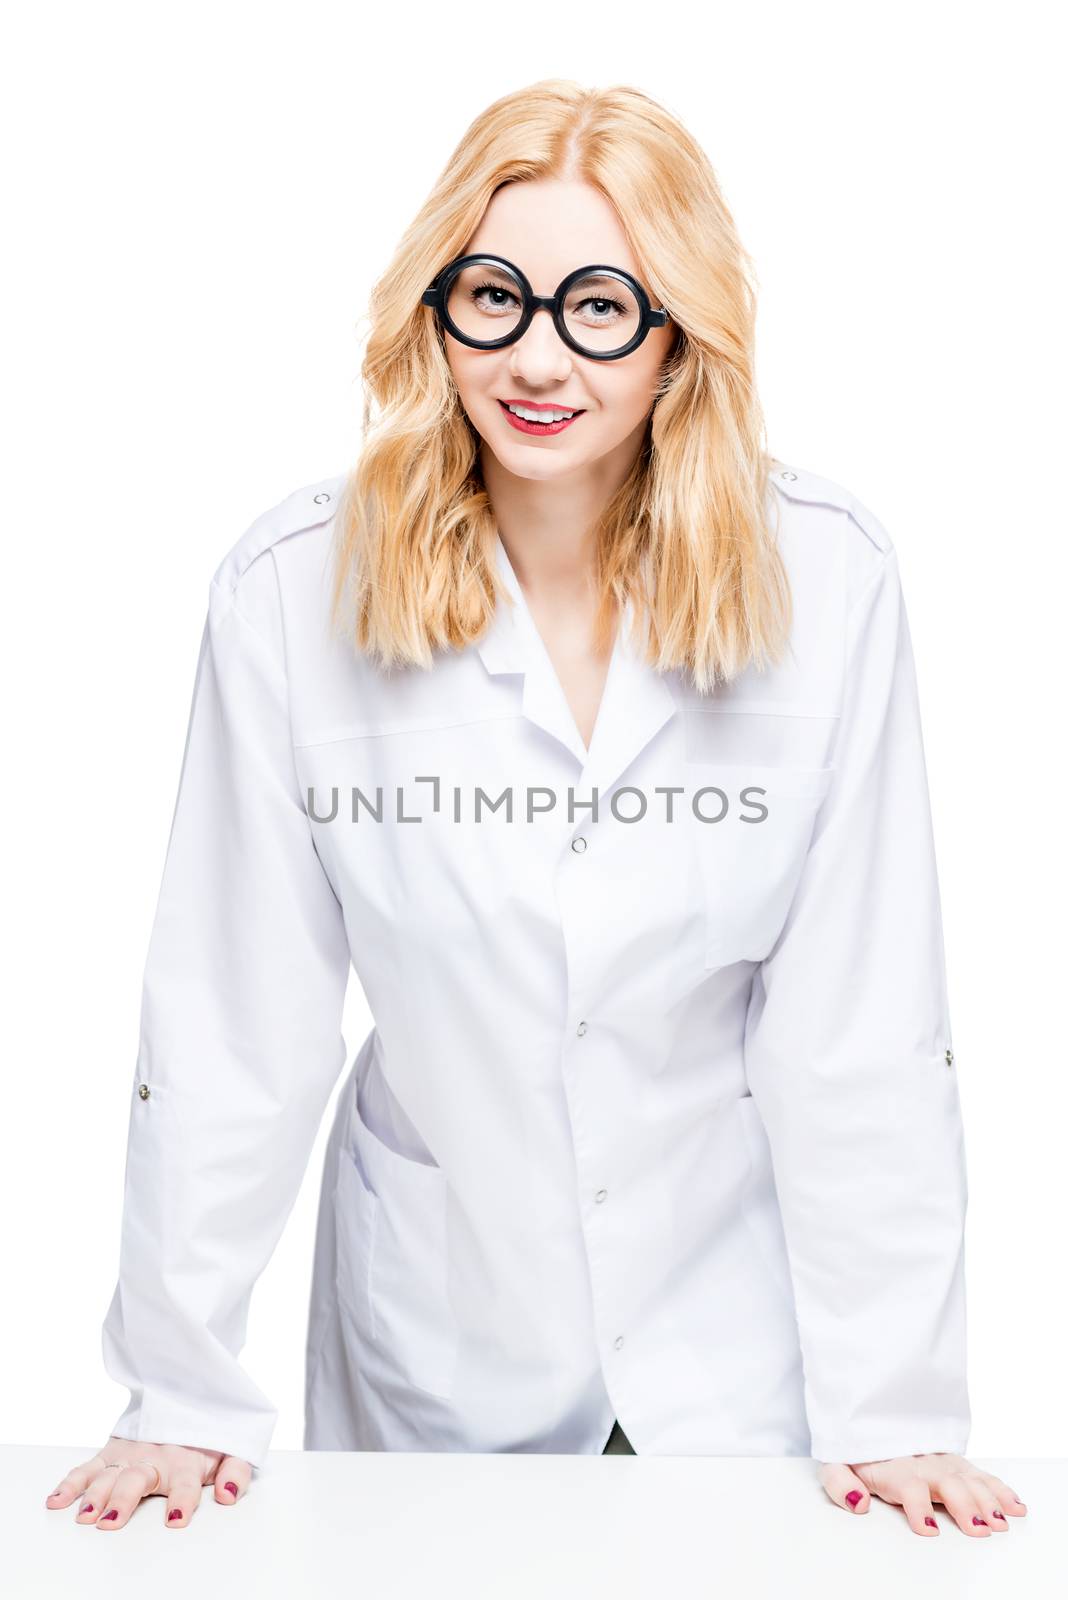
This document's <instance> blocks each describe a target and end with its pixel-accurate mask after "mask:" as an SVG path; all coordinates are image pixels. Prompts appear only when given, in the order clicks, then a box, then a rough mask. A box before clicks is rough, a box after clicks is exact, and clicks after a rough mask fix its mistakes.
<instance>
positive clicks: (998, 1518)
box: [969, 1472, 1009, 1533]
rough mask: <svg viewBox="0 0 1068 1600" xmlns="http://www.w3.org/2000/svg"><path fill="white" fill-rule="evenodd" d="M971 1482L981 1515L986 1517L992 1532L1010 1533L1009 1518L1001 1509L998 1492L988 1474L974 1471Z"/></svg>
mask: <svg viewBox="0 0 1068 1600" xmlns="http://www.w3.org/2000/svg"><path fill="white" fill-rule="evenodd" d="M969 1482H970V1484H971V1490H972V1493H973V1494H974V1496H975V1500H976V1504H977V1505H978V1507H979V1515H980V1516H981V1517H984V1518H985V1519H986V1522H987V1526H988V1527H989V1528H990V1530H991V1532H992V1533H1008V1531H1009V1523H1008V1518H1007V1517H1006V1516H1005V1513H1004V1511H1002V1509H1001V1505H1000V1503H999V1501H998V1496H997V1493H996V1491H995V1489H994V1488H993V1487H992V1486H991V1484H990V1482H989V1479H988V1475H987V1474H986V1473H985V1472H976V1473H973V1475H972V1477H971V1478H970V1479H969ZM995 1482H996V1480H995Z"/></svg>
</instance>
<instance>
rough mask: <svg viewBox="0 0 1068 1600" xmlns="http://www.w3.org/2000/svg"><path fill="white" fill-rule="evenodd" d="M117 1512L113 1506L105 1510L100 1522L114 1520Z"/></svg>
mask: <svg viewBox="0 0 1068 1600" xmlns="http://www.w3.org/2000/svg"><path fill="white" fill-rule="evenodd" d="M118 1514H119V1513H118V1512H117V1511H116V1510H115V1509H114V1507H113V1508H112V1509H111V1510H110V1511H105V1512H104V1515H103V1516H102V1517H101V1519H100V1520H101V1522H114V1521H115V1519H116V1518H117V1517H118Z"/></svg>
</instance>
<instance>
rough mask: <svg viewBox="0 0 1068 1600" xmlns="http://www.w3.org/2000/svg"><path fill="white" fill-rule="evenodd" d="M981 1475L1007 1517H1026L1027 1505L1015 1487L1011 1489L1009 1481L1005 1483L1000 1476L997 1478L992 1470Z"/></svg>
mask: <svg viewBox="0 0 1068 1600" xmlns="http://www.w3.org/2000/svg"><path fill="white" fill-rule="evenodd" d="M980 1477H981V1478H982V1480H983V1482H984V1483H985V1484H986V1486H987V1488H988V1489H989V1490H990V1492H991V1494H992V1495H993V1496H994V1499H995V1501H996V1502H997V1504H998V1505H999V1506H1000V1507H1001V1510H1002V1511H1004V1513H1005V1515H1006V1517H1025V1516H1026V1515H1027V1507H1026V1506H1025V1505H1024V1503H1023V1501H1022V1500H1021V1499H1020V1497H1019V1495H1018V1494H1017V1493H1016V1490H1015V1489H1010V1488H1009V1485H1008V1484H1007V1483H1003V1482H1002V1480H1001V1479H1000V1478H995V1476H994V1474H993V1473H992V1472H982V1473H980Z"/></svg>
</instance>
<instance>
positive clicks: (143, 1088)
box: [137, 1083, 152, 1100]
mask: <svg viewBox="0 0 1068 1600" xmlns="http://www.w3.org/2000/svg"><path fill="white" fill-rule="evenodd" d="M137 1092H138V1094H139V1095H140V1096H141V1099H142V1100H147V1099H148V1097H149V1095H150V1094H151V1093H152V1091H151V1089H150V1088H149V1087H148V1084H147V1083H139V1084H138V1085H137Z"/></svg>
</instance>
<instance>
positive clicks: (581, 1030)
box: [575, 1022, 586, 1039]
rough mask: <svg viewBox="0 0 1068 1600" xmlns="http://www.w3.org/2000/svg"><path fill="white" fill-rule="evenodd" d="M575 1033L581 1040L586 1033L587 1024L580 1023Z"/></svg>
mask: <svg viewBox="0 0 1068 1600" xmlns="http://www.w3.org/2000/svg"><path fill="white" fill-rule="evenodd" d="M575 1032H576V1033H577V1034H578V1036H579V1038H580V1039H581V1038H582V1035H583V1034H584V1033H585V1032H586V1024H585V1023H584V1022H580V1023H579V1025H578V1027H577V1028H576V1029H575Z"/></svg>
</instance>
